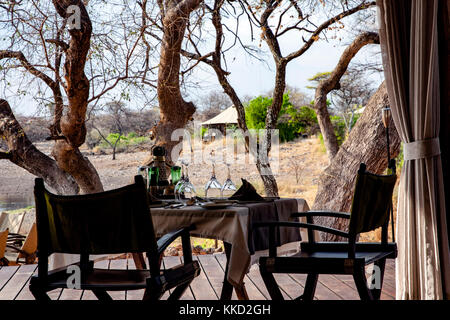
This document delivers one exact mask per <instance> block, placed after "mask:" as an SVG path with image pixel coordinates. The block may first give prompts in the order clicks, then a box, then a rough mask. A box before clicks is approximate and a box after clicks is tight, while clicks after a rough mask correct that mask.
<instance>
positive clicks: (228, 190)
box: [220, 163, 237, 198]
mask: <svg viewBox="0 0 450 320" xmlns="http://www.w3.org/2000/svg"><path fill="white" fill-rule="evenodd" d="M227 168H228V177H227V180H225V182H224V184H223V186H222V189H221V190H220V197H221V198H224V197H225V198H229V197H230V196H232V195H233V194H234V192H235V191H236V190H237V188H236V185H235V184H234V183H233V181H231V170H230V164H228V163H227Z"/></svg>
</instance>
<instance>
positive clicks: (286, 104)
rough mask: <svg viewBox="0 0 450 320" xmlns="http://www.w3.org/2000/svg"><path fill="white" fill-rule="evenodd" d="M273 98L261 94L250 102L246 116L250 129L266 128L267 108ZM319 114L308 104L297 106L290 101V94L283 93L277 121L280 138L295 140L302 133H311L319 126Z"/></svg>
mask: <svg viewBox="0 0 450 320" xmlns="http://www.w3.org/2000/svg"><path fill="white" fill-rule="evenodd" d="M272 101H273V100H272V99H271V98H268V97H263V96H259V97H257V98H255V99H253V100H251V101H250V102H249V104H248V105H247V107H246V108H245V118H246V121H247V126H248V128H249V129H264V128H265V121H266V116H267V108H268V107H269V106H270V105H271V104H272ZM316 124H317V116H316V113H315V112H314V110H312V109H311V108H309V107H308V106H301V107H297V106H294V105H293V104H292V103H291V102H290V101H289V94H287V93H285V94H284V95H283V104H282V106H281V110H280V114H279V117H278V122H277V129H278V130H279V135H280V140H281V141H282V142H285V141H291V140H293V139H294V138H295V137H296V136H297V135H298V134H300V133H308V134H311V133H313V131H314V130H315V129H314V128H317V125H316Z"/></svg>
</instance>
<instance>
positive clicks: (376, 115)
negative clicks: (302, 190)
mask: <svg viewBox="0 0 450 320" xmlns="http://www.w3.org/2000/svg"><path fill="white" fill-rule="evenodd" d="M386 107H389V100H388V95H387V90H386V85H385V84H384V83H382V84H381V86H380V87H379V88H378V90H377V92H376V93H375V94H374V95H373V96H372V98H371V99H370V100H369V102H368V103H367V105H366V108H365V110H364V112H363V114H362V115H361V117H360V118H359V119H358V122H356V125H355V126H354V127H353V129H352V131H351V133H350V135H349V136H348V138H347V140H346V141H345V142H344V143H343V144H342V146H341V147H340V149H339V151H338V152H337V154H336V156H335V157H334V158H333V160H332V161H331V163H330V165H329V166H328V167H327V168H326V169H325V170H324V171H323V173H322V174H321V176H320V179H319V189H318V191H317V195H316V198H315V201H314V205H313V207H312V208H313V210H330V211H341V212H348V211H349V210H350V207H351V200H352V196H353V187H354V183H355V178H356V173H357V171H358V169H359V165H360V163H361V162H363V163H365V164H366V165H367V170H368V171H370V172H373V173H376V174H382V173H383V172H384V170H385V169H386V168H387V165H388V161H387V154H386V135H385V128H384V126H383V123H382V121H381V110H382V109H383V108H386ZM389 129H390V130H389V132H390V147H391V158H395V157H397V155H398V153H399V151H400V138H399V136H398V133H397V131H396V130H395V126H394V123H393V122H392V121H391V123H390V126H389ZM315 222H317V223H319V224H323V225H325V226H328V227H332V228H336V229H342V230H346V229H347V227H348V220H343V219H342V220H341V219H334V218H327V217H317V218H315ZM321 239H322V240H323V241H336V240H339V237H336V236H334V235H330V234H326V233H321Z"/></svg>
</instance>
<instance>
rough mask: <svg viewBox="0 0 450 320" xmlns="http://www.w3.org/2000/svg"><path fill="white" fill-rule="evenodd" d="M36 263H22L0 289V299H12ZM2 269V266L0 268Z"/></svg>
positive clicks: (35, 266) (22, 286) (21, 287)
mask: <svg viewBox="0 0 450 320" xmlns="http://www.w3.org/2000/svg"><path fill="white" fill-rule="evenodd" d="M36 268H37V265H36V264H28V265H22V266H20V267H19V269H18V270H17V271H16V272H15V273H14V275H13V276H12V277H11V278H10V280H9V281H8V282H7V283H6V285H5V286H4V287H3V289H2V291H0V300H14V299H15V298H16V297H17V296H18V295H19V293H20V291H21V290H22V289H23V288H24V286H25V284H26V283H27V281H28V279H29V278H30V277H31V275H32V274H33V273H34V270H36ZM2 270H3V268H2Z"/></svg>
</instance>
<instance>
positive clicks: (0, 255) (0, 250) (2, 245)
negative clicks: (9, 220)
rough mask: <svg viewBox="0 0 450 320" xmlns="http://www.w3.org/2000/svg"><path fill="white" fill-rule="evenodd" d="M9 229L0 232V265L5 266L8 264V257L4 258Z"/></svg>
mask: <svg viewBox="0 0 450 320" xmlns="http://www.w3.org/2000/svg"><path fill="white" fill-rule="evenodd" d="M8 233H9V230H8V229H6V230H5V231H1V232H0V266H7V265H8V264H9V261H8V259H6V258H5V249H6V241H7V240H8Z"/></svg>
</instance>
